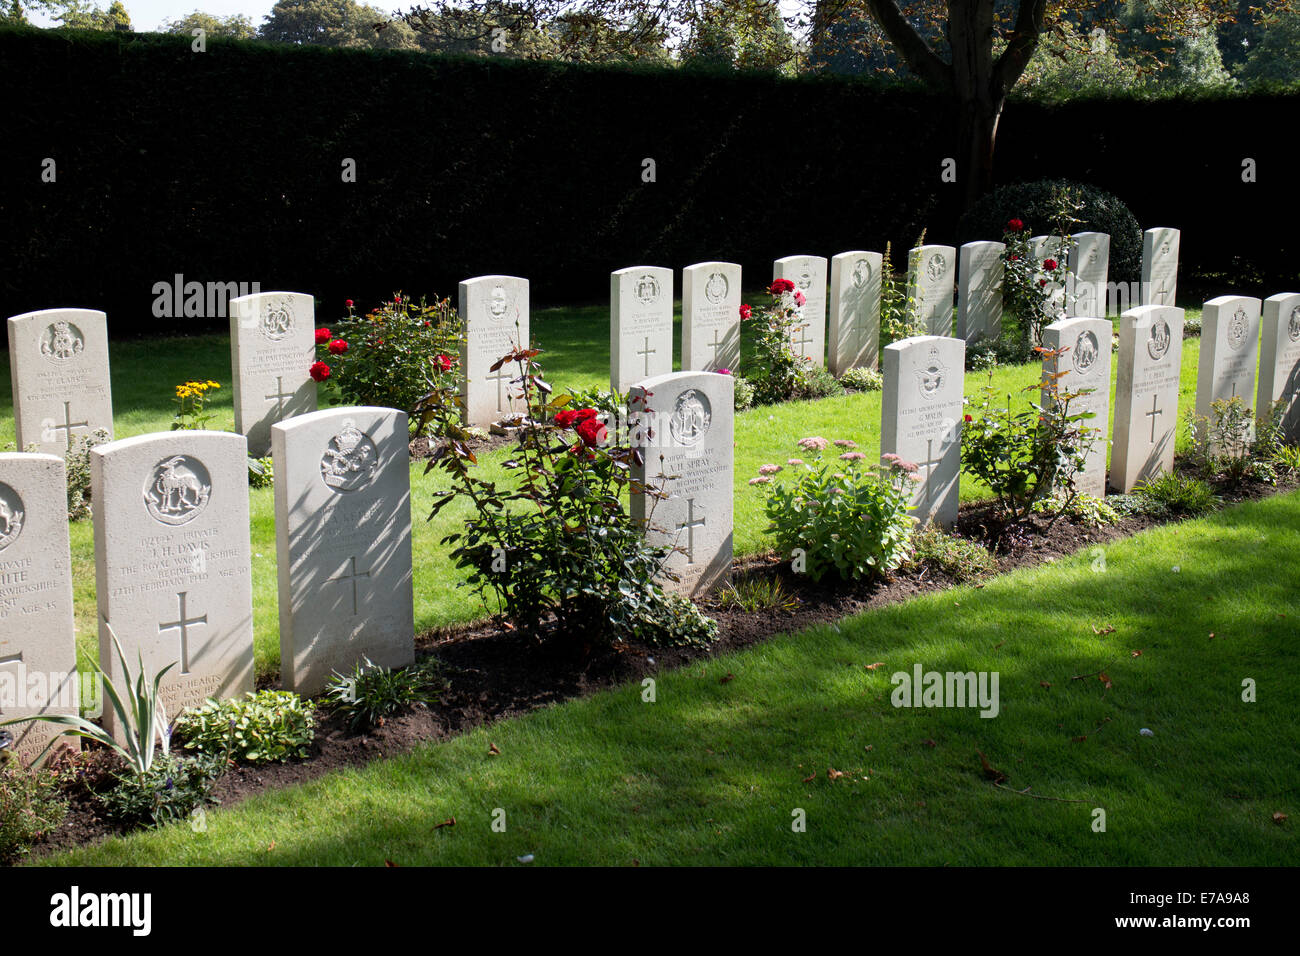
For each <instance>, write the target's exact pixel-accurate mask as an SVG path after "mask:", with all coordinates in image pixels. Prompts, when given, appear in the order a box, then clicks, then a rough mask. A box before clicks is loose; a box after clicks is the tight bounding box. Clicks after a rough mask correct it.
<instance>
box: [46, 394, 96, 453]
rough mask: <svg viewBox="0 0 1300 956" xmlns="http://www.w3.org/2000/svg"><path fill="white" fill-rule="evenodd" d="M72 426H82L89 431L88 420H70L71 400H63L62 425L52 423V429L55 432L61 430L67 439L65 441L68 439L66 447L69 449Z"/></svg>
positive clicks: (70, 446)
mask: <svg viewBox="0 0 1300 956" xmlns="http://www.w3.org/2000/svg"><path fill="white" fill-rule="evenodd" d="M74 428H84V429H86V430H87V431H89V430H90V422H74V421H73V420H72V403H71V402H64V403H63V424H62V425H54V426H53V430H54V431H56V432H63V433H64V437H65V438H66V439H67V441H68V448H69V449H71V448H72V430H73V429H74Z"/></svg>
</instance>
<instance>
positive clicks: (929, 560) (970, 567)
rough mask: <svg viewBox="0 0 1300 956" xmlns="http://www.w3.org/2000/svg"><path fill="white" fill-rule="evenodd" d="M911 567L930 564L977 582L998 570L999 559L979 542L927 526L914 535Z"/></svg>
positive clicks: (959, 579)
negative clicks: (978, 579)
mask: <svg viewBox="0 0 1300 956" xmlns="http://www.w3.org/2000/svg"><path fill="white" fill-rule="evenodd" d="M907 566H908V567H911V568H917V569H920V568H925V567H930V568H933V569H934V570H936V571H940V572H942V573H944V574H946V575H947V576H948V577H950V578H952V579H953V580H955V581H961V582H965V581H974V580H976V579H977V578H981V577H983V576H984V575H986V574H992V573H993V572H995V571H996V570H997V569H998V560H997V558H995V557H994V556H993V552H991V551H990V550H989V549H988V548H986V547H985V546H984V545H983V544H981V543H980V542H978V541H972V540H970V539H969V538H963V537H961V536H960V535H955V534H948V533H947V532H946V531H944V530H943V529H942V528H939V527H936V526H935V525H928V526H926V527H925V528H922V529H921V530H920V531H918V532H916V534H914V535H913V536H912V554H911V556H910V557H909V558H908V559H907Z"/></svg>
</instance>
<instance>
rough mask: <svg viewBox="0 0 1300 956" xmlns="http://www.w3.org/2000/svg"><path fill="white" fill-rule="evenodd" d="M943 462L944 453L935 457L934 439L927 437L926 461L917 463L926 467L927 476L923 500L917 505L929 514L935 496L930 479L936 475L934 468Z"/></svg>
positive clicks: (924, 480)
mask: <svg viewBox="0 0 1300 956" xmlns="http://www.w3.org/2000/svg"><path fill="white" fill-rule="evenodd" d="M942 464H943V455H942V454H940V455H939V457H938V458H935V457H934V439H933V438H927V439H926V440H925V461H918V462H917V463H916V466H917V467H918V468H924V469H925V477H924V478H923V479H922V483H921V500H920V501H919V502H918V503H917V505H916V507H917V508H918V509H919V510H921V511H922V512H923V513H925V514H926V515H927V516H928V512H929V510H930V502H931V499H932V498H933V497H934V494H933V492H934V489H933V487H932V485H933V482H932V481H931V480H930V479H931V478H932V477H933V476H934V469H935V468H937V467H938V466H939V465H942Z"/></svg>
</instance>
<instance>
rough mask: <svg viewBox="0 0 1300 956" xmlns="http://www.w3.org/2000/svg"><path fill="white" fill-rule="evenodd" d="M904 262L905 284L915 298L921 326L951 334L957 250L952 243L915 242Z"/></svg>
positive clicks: (927, 329)
mask: <svg viewBox="0 0 1300 956" xmlns="http://www.w3.org/2000/svg"><path fill="white" fill-rule="evenodd" d="M907 263H908V266H907V271H908V277H907V279H908V281H907V286H908V290H909V292H910V293H911V294H912V297H913V298H914V299H916V300H917V307H918V309H919V310H920V317H921V327H922V328H924V329H925V330H926V332H927V333H928V334H929V335H938V336H944V337H947V336H950V335H952V331H953V329H952V296H953V290H954V289H955V287H956V282H957V250H956V249H954V248H953V247H952V246H935V245H927V246H917V247H916V248H915V249H912V250H911V251H910V252H909V253H908V257H907Z"/></svg>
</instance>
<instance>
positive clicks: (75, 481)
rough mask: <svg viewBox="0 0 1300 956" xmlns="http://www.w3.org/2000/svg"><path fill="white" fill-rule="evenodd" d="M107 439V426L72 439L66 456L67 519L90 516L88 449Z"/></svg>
mask: <svg viewBox="0 0 1300 956" xmlns="http://www.w3.org/2000/svg"><path fill="white" fill-rule="evenodd" d="M107 441H108V429H107V428H97V429H95V431H94V432H92V433H91V434H89V435H78V436H76V437H75V438H73V439H72V447H71V448H69V449H68V457H67V469H68V472H67V474H68V520H69V521H81V520H83V519H85V518H89V517H90V450H91V449H92V448H94V447H96V446H97V445H103V444H104V443H105V442H107ZM29 450H30V449H29Z"/></svg>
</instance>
